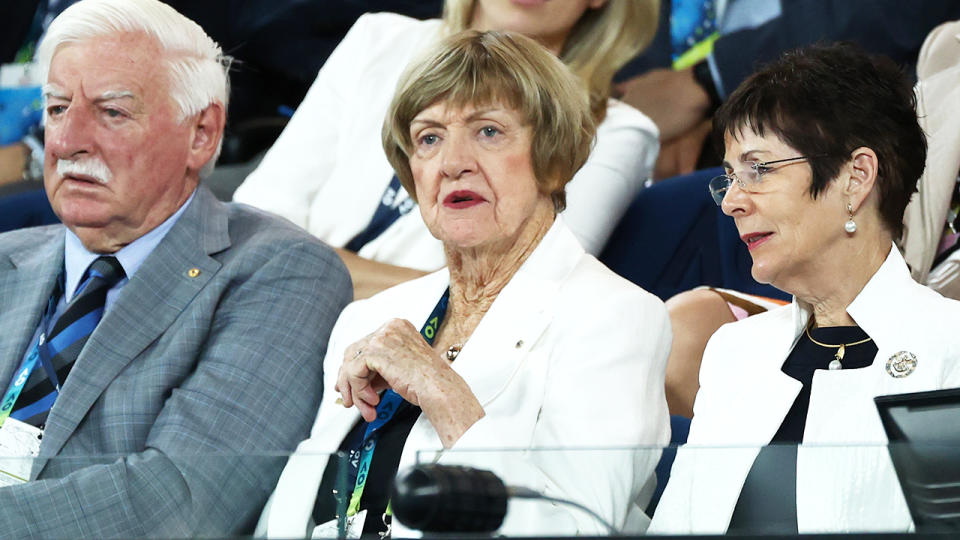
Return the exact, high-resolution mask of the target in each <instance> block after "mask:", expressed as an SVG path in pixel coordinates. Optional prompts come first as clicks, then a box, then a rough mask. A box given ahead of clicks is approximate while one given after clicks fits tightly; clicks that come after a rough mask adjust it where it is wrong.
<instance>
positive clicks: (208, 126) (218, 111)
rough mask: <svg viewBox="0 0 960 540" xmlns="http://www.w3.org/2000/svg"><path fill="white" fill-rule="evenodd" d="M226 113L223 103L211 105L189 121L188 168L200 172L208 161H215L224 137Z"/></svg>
mask: <svg viewBox="0 0 960 540" xmlns="http://www.w3.org/2000/svg"><path fill="white" fill-rule="evenodd" d="M226 120H227V118H226V113H225V111H224V109H223V105H222V104H221V103H217V102H214V103H211V104H209V105H207V108H206V109H204V110H202V111H200V113H199V114H197V115H196V116H194V117H193V119H192V120H189V122H190V123H191V125H190V150H189V156H188V158H187V167H189V168H190V169H191V170H194V171H199V170H200V168H201V167H203V166H204V165H205V164H206V163H207V162H208V161H210V160H211V159H213V156H214V154H215V153H216V152H217V147H218V146H219V145H220V139H221V138H222V137H223V128H224V125H225V123H226Z"/></svg>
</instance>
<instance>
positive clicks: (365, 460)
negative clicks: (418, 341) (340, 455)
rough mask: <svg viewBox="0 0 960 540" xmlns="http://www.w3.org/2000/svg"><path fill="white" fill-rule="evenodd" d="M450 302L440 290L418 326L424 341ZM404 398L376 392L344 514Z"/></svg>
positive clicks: (356, 505) (354, 505)
mask: <svg viewBox="0 0 960 540" xmlns="http://www.w3.org/2000/svg"><path fill="white" fill-rule="evenodd" d="M449 303H450V288H449V287H448V288H447V290H445V291H444V292H443V296H441V297H440V301H439V302H437V305H436V307H434V308H433V311H432V312H431V313H430V316H429V317H427V322H425V323H424V324H423V328H421V329H420V335H422V336H423V339H424V340H426V342H427V344H428V345H433V340H434V339H436V337H437V329H439V328H440V325H441V324H442V323H443V318H444V317H445V316H446V314H447V305H448V304H449ZM403 403H404V399H403V398H402V397H400V394H398V393H396V392H394V391H393V390H386V391H385V392H384V393H383V395H381V396H380V404H379V405H377V418H376V419H375V420H374V421H373V422H370V423H369V424H367V428H366V430H365V431H364V433H363V443H362V444H361V445H360V448H361V451H360V463H359V465H358V470H357V481H356V484H355V485H354V488H353V494H352V495H351V496H350V506H349V507H348V508H347V515H348V516H352V515H354V514H356V513H357V512H358V511H359V510H360V498H361V497H362V496H363V488H364V487H365V486H366V484H367V474H368V473H369V472H370V463H371V462H372V461H373V452H374V450H376V448H377V440H378V439H379V438H380V433H379V431H380V428H382V427H383V426H384V425H386V424H387V422H389V421H390V420H392V419H393V417H394V415H396V413H397V411H398V410H400V406H401V405H403Z"/></svg>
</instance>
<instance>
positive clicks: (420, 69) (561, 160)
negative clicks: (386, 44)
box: [382, 30, 597, 212]
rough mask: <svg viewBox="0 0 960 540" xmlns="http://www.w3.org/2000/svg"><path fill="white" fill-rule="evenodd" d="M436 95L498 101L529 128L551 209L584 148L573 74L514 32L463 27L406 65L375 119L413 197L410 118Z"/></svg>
mask: <svg viewBox="0 0 960 540" xmlns="http://www.w3.org/2000/svg"><path fill="white" fill-rule="evenodd" d="M440 102H444V103H445V104H446V105H447V106H450V107H454V108H464V107H467V106H472V107H483V106H488V105H500V106H504V107H510V108H512V109H513V110H514V111H516V112H518V113H519V114H520V116H521V117H522V118H523V119H524V121H525V122H526V124H527V125H528V126H530V127H531V129H532V133H533V135H532V137H533V140H532V142H531V145H530V153H531V156H530V157H531V161H532V163H533V172H534V175H535V176H536V179H537V187H538V189H539V190H540V192H541V193H544V194H547V195H549V196H550V198H551V199H552V200H553V205H554V208H555V209H556V210H557V211H558V212H559V211H561V210H563V209H564V207H565V206H566V195H565V192H564V188H565V186H566V184H567V182H569V181H570V179H572V178H573V175H574V174H575V173H576V172H577V170H579V169H580V167H581V166H583V164H584V162H586V161H587V157H588V156H589V155H590V150H591V146H592V143H593V138H594V135H595V134H596V130H597V128H596V121H595V120H594V118H593V115H592V113H591V111H590V103H589V101H588V99H587V94H586V92H585V91H584V89H583V85H582V83H581V81H580V80H579V79H578V78H577V77H576V76H575V75H574V74H573V73H571V72H570V70H569V69H567V67H566V66H564V65H563V63H562V62H560V60H558V59H557V58H556V57H555V56H554V55H552V54H551V53H550V51H548V50H546V49H545V48H543V47H542V46H540V45H539V44H538V43H537V42H535V41H533V40H532V39H530V38H527V37H524V36H523V35H521V34H518V33H515V32H496V31H489V32H477V31H474V30H468V31H466V32H462V33H460V34H455V35H453V36H449V37H447V38H445V39H444V40H442V41H441V42H440V43H438V44H437V46H436V47H433V48H432V49H431V50H430V52H429V53H428V54H427V55H426V56H424V57H422V58H421V59H420V60H419V61H414V62H413V63H412V64H411V65H410V66H408V67H407V69H406V71H405V72H404V74H403V75H402V76H401V78H400V82H399V83H398V85H397V91H396V93H395V94H394V96H393V101H392V102H391V104H390V108H389V110H388V111H387V116H386V118H385V119H384V123H383V133H382V138H383V149H384V151H385V152H386V154H387V159H388V160H389V161H390V164H391V165H392V166H393V169H394V170H395V171H396V173H397V177H398V178H399V179H400V183H401V184H402V185H403V187H404V188H406V190H407V193H409V194H410V196H411V197H413V198H414V200H416V188H415V186H414V182H413V173H412V172H411V170H410V153H411V151H412V149H413V140H412V139H411V136H410V124H411V122H412V121H413V119H414V118H415V117H416V116H417V115H418V114H420V112H422V111H423V110H424V109H426V108H428V107H430V106H432V105H434V104H436V103H440Z"/></svg>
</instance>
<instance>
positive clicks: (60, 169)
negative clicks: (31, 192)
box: [57, 158, 113, 184]
mask: <svg viewBox="0 0 960 540" xmlns="http://www.w3.org/2000/svg"><path fill="white" fill-rule="evenodd" d="M57 174H58V175H59V176H61V177H63V176H89V177H91V178H93V179H94V180H96V181H97V182H100V183H101V184H106V183H108V182H110V181H111V180H113V173H112V172H111V171H110V168H109V167H107V164H106V163H104V162H103V161H101V160H100V159H99V158H87V159H82V160H73V159H58V160H57Z"/></svg>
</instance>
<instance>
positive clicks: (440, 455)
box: [258, 218, 671, 538]
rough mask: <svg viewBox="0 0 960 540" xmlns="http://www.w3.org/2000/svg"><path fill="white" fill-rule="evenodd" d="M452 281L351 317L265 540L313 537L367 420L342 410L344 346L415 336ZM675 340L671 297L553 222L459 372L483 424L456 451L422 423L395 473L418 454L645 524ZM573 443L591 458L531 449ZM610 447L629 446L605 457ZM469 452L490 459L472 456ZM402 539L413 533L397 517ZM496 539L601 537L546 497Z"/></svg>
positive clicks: (346, 316) (361, 308) (403, 292)
mask: <svg viewBox="0 0 960 540" xmlns="http://www.w3.org/2000/svg"><path fill="white" fill-rule="evenodd" d="M448 284H449V275H448V273H447V272H446V270H442V271H439V272H436V273H434V274H430V275H428V276H425V277H423V278H420V279H418V280H414V281H411V282H407V283H404V284H401V285H399V286H397V287H393V288H391V289H388V290H386V291H384V292H383V293H381V294H379V295H376V296H374V297H373V298H370V299H368V300H361V301H358V302H355V303H353V304H351V305H350V306H348V307H347V309H346V310H344V312H343V314H342V315H341V316H340V319H339V320H338V321H337V324H336V326H335V327H334V330H333V334H332V336H331V338H330V346H329V347H328V349H327V352H328V354H327V357H326V359H325V361H324V388H325V389H326V392H324V396H323V400H322V402H321V405H320V411H319V414H318V415H317V419H316V422H315V424H314V426H313V430H312V433H311V437H310V438H309V439H307V440H306V441H303V442H302V443H301V444H300V445H299V447H298V448H297V450H296V452H295V454H294V455H293V456H292V457H291V458H290V460H289V462H288V463H287V466H286V468H285V469H284V470H283V473H282V475H281V477H280V480H279V483H278V484H277V489H276V490H275V491H274V493H273V495H272V497H271V502H270V503H268V505H267V507H266V508H265V509H264V512H263V514H262V516H261V519H260V525H259V526H258V532H259V533H260V534H264V533H265V534H266V535H268V536H270V537H286V538H291V537H303V536H309V535H310V534H311V529H312V527H313V524H312V520H311V513H312V510H313V507H314V501H315V498H316V495H317V490H318V487H319V485H320V480H321V476H322V475H323V471H324V468H325V467H326V463H327V460H326V458H325V457H324V454H329V453H331V452H335V451H336V450H337V448H338V447H339V445H340V443H341V441H342V440H343V438H344V437H345V436H346V434H347V432H348V431H349V430H350V429H351V428H352V427H353V425H354V424H355V423H356V422H357V421H358V420H359V418H360V415H359V414H358V413H357V412H356V409H355V408H352V409H349V410H348V409H344V408H343V407H342V406H340V405H337V404H336V403H334V401H335V400H336V398H337V397H338V396H337V393H336V392H334V391H333V387H334V384H335V382H336V377H337V371H338V369H339V367H340V364H341V363H342V359H343V353H344V349H345V348H346V347H347V346H348V345H350V344H351V343H353V342H355V341H356V340H358V339H360V338H361V337H363V336H365V335H367V334H369V333H370V332H373V331H374V330H375V329H377V328H378V327H379V326H380V325H382V324H383V323H384V322H386V321H387V320H388V319H390V318H393V317H398V318H403V319H407V320H409V321H410V322H411V323H413V325H414V326H416V327H418V328H419V327H420V326H421V325H422V324H423V322H424V321H425V320H426V318H427V316H428V315H429V313H430V312H431V311H432V309H433V307H434V306H435V305H436V303H437V300H439V298H440V296H441V294H442V293H443V291H444V290H445V289H446V287H447V286H448ZM670 342H671V334H670V326H669V321H668V318H667V313H666V310H665V308H664V306H663V303H662V302H660V300H659V299H657V298H656V297H655V296H653V295H651V294H649V293H647V292H646V291H644V290H642V289H640V288H639V287H637V286H635V285H633V284H631V283H629V282H628V281H626V280H624V279H622V278H620V277H619V276H617V275H616V274H614V273H613V272H612V271H610V270H609V269H608V268H606V267H605V266H603V265H602V264H600V263H599V262H598V261H597V260H596V259H595V258H594V257H593V256H591V255H587V254H586V253H585V252H584V250H583V248H582V247H581V246H580V245H579V243H578V242H577V240H576V238H575V237H574V236H573V234H572V233H571V232H570V230H569V229H567V227H566V226H565V225H563V223H562V222H561V220H560V218H557V220H556V222H555V223H554V225H553V226H552V228H551V229H550V230H549V231H548V233H547V234H546V236H544V238H543V240H542V241H541V243H540V245H539V246H538V247H537V248H536V249H535V250H534V252H533V253H532V254H531V255H530V257H529V259H527V261H526V262H525V263H524V264H523V266H522V267H521V268H520V270H519V271H518V272H517V273H516V275H514V277H513V279H511V281H510V282H509V283H508V284H507V286H506V287H504V289H503V291H501V292H500V294H499V296H497V299H496V300H495V301H494V303H493V305H492V306H491V307H490V310H489V311H488V312H487V314H486V315H485V316H484V318H483V320H482V321H481V322H480V324H479V325H478V326H477V328H476V330H475V331H474V333H473V335H472V336H471V337H470V339H469V341H467V342H466V344H465V345H464V347H463V349H462V350H461V352H460V354H459V356H457V360H456V362H454V364H453V368H454V369H455V370H456V371H457V373H459V374H460V376H462V377H463V378H464V379H465V380H466V381H467V383H468V384H469V385H470V388H471V389H472V390H473V392H474V394H475V395H476V396H477V398H478V399H479V401H480V403H481V404H482V405H483V408H484V411H485V413H486V416H484V418H482V419H481V420H479V421H478V422H477V423H475V424H474V425H473V426H471V427H470V429H468V430H467V432H466V433H464V434H463V436H462V437H461V438H460V439H459V440H458V441H457V443H456V444H455V446H454V448H453V449H452V450H448V451H442V448H443V446H442V444H441V442H440V439H439V437H438V436H437V433H436V432H435V431H434V429H433V427H432V426H431V425H430V423H429V422H428V421H427V418H426V417H425V416H422V415H421V417H420V419H419V420H418V421H417V422H416V424H415V425H414V426H413V429H412V431H411V432H410V435H409V437H408V438H407V441H406V445H405V446H404V449H403V454H402V457H401V460H400V468H401V469H403V468H405V467H408V466H410V465H413V464H415V463H417V462H418V453H420V454H419V458H420V460H421V461H420V462H421V463H422V462H423V460H424V459H425V460H426V461H427V462H431V461H437V462H439V463H445V464H460V465H469V466H474V467H478V468H483V469H487V470H492V471H494V472H495V473H496V474H497V475H499V476H500V477H501V478H502V479H504V481H505V482H507V483H508V484H513V485H522V486H526V487H530V488H533V489H536V490H539V491H541V492H545V493H547V494H550V495H553V496H557V497H564V498H569V499H573V500H576V501H578V502H580V503H582V504H584V505H586V506H588V507H590V508H591V509H593V510H594V511H596V512H598V513H599V514H600V515H601V516H603V517H604V518H605V519H606V520H608V521H610V522H611V523H613V524H614V525H615V526H617V527H625V526H633V528H634V530H639V529H642V528H645V526H646V520H645V519H642V518H643V515H642V512H640V510H639V508H642V507H643V506H644V505H645V504H646V502H647V501H648V500H649V496H650V491H651V489H650V488H652V486H653V485H654V482H655V477H654V474H653V473H654V467H655V466H656V463H657V461H658V459H659V456H660V450H659V448H648V449H642V450H637V447H639V446H655V447H656V446H662V445H663V444H666V443H667V442H668V441H669V438H670V433H669V431H670V428H669V419H668V415H667V406H666V401H665V397H664V391H663V378H664V369H665V364H666V359H667V355H668V354H669V351H670ZM569 447H579V448H592V449H593V450H591V451H583V450H581V451H568V452H559V451H556V450H554V451H542V452H537V451H531V450H530V449H534V448H544V449H558V448H569ZM607 447H617V448H620V450H616V451H603V450H596V449H597V448H607ZM625 448H626V450H625ZM468 449H487V450H491V451H489V452H464V451H463V450H468ZM492 449H520V450H521V451H511V452H502V451H493V450H492ZM630 449H632V450H630ZM523 450H526V451H523ZM637 505H640V506H639V508H638V507H637ZM628 514H629V515H628ZM638 517H640V518H641V519H639V520H638ZM368 519H369V518H368ZM641 522H642V526H641V527H637V526H636V525H637V524H639V523H641ZM393 532H394V535H398V536H410V535H411V534H415V533H412V532H411V531H409V530H405V529H404V528H403V527H402V525H398V524H397V522H396V521H394V529H393ZM501 532H502V533H504V534H519V535H524V534H525V535H532V534H564V535H570V534H590V535H594V534H605V530H604V529H603V528H602V527H601V526H600V525H599V524H598V523H597V522H596V521H595V520H594V519H592V518H590V517H588V516H587V515H586V514H584V513H583V512H580V511H578V510H571V509H569V508H568V507H566V506H556V505H553V504H550V503H545V502H538V501H519V502H515V501H511V502H510V503H509V506H508V514H507V518H506V521H505V523H504V525H503V527H502V528H501Z"/></svg>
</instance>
